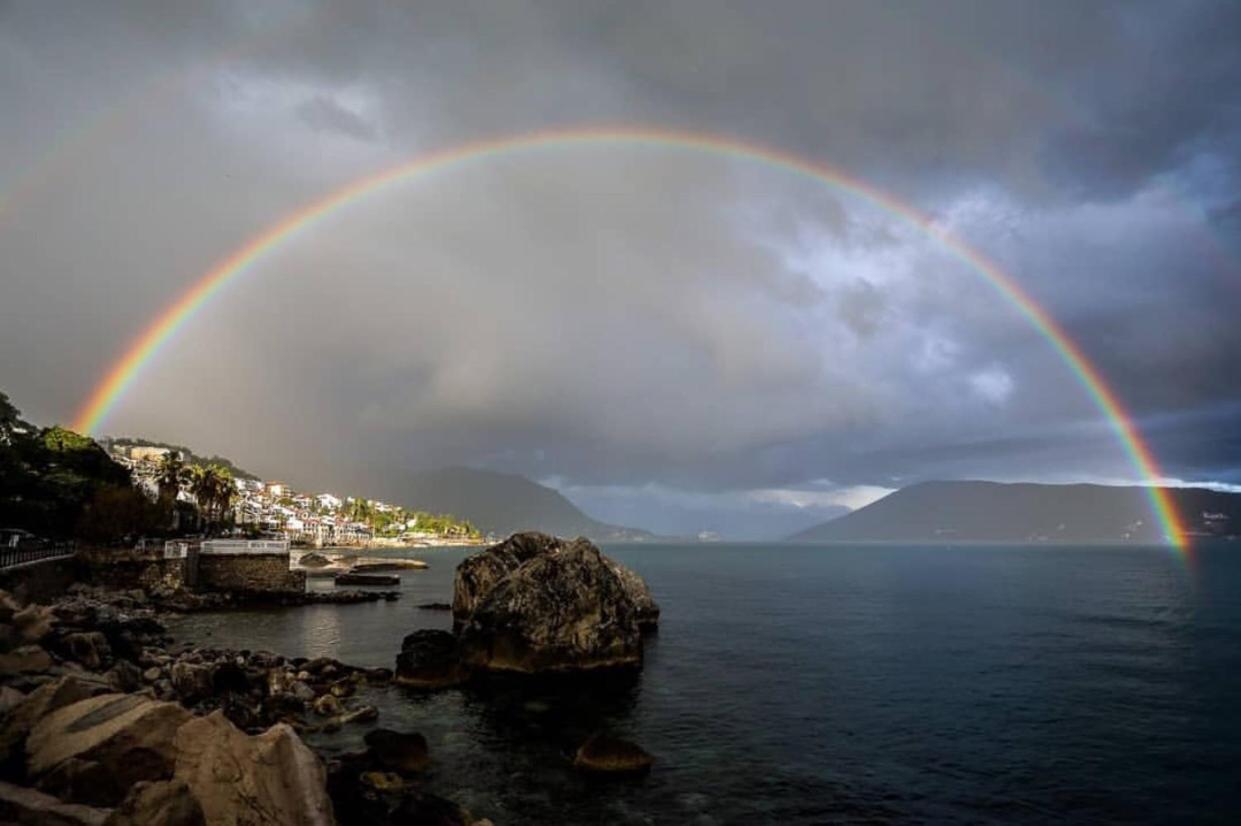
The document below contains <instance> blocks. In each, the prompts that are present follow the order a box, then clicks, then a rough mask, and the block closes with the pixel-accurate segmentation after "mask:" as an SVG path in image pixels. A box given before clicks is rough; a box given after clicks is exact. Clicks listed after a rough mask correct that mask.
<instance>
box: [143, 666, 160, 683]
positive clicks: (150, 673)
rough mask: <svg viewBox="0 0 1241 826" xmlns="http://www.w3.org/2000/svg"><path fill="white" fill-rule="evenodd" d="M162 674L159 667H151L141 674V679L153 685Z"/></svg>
mask: <svg viewBox="0 0 1241 826" xmlns="http://www.w3.org/2000/svg"><path fill="white" fill-rule="evenodd" d="M163 673H164V672H163V671H160V669H159V666H157V665H153V666H151V667H150V668H148V669H147V670H146V671H143V672H142V679H143V680H146V681H147V682H148V683H153V682H155V681H156V680H158V679H159V678H160V676H161V675H162V674H163Z"/></svg>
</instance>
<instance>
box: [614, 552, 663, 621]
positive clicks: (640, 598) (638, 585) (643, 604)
mask: <svg viewBox="0 0 1241 826" xmlns="http://www.w3.org/2000/svg"><path fill="white" fill-rule="evenodd" d="M604 559H607V561H608V565H609V566H610V567H611V568H612V573H614V574H616V577H617V579H619V580H620V581H621V586H622V587H623V588H624V589H625V593H626V594H628V595H629V599H631V600H632V601H633V607H634V616H635V617H636V618H637V620H638V627H639V628H640V629H641V630H643V631H653V630H654V629H655V628H656V627H657V626H658V625H659V605H658V603H656V602H655V598H654V597H653V596H651V589H650V588H648V587H647V585H646V580H644V579H643V578H642V577H640V576H638V575H637V574H636V573H634V572H633V571H632V570H630V569H629V568H626V567H625V566H624V565H622V564H620V563H619V562H617V561H615V560H614V559H610V558H608V557H606V556H605V557H604Z"/></svg>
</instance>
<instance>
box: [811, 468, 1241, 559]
mask: <svg viewBox="0 0 1241 826" xmlns="http://www.w3.org/2000/svg"><path fill="white" fill-rule="evenodd" d="M1164 491H1165V492H1166V493H1167V494H1168V495H1169V496H1170V497H1171V499H1172V501H1173V503H1174V504H1175V506H1176V509H1177V511H1178V513H1180V515H1181V518H1182V519H1183V520H1184V523H1185V524H1184V528H1185V530H1186V531H1187V532H1188V533H1190V534H1191V535H1206V536H1233V535H1236V534H1237V533H1238V532H1241V531H1239V528H1241V494H1236V493H1224V492H1220V491H1215V490H1208V489H1205V488H1164ZM788 539H789V540H790V541H793V542H931V543H943V542H1051V543H1078V544H1083V543H1113V542H1135V543H1141V542H1150V543H1159V542H1163V541H1164V540H1165V536H1164V531H1163V528H1162V526H1161V525H1159V524H1158V523H1157V522H1156V520H1155V519H1154V516H1153V514H1152V507H1151V502H1150V498H1149V495H1148V492H1147V490H1146V489H1145V488H1140V487H1113V486H1106V485H1045V484H1001V483H998V482H976V481H961V482H924V483H921V484H917V485H911V486H910V487H906V488H901V489H900V490H898V491H896V492H894V493H891V494H889V495H888V496H885V497H884V498H882V499H879V500H878V501H875V502H872V503H871V504H869V505H867V506H865V507H863V508H858V509H857V510H855V511H853V512H852V513H849V514H846V515H845V516H841V517H838V518H836V519H832V520H830V521H828V522H824V523H822V524H819V525H816V526H814V527H813V528H810V529H808V530H805V531H801V532H799V533H797V534H794V535H793V536H791V537H788Z"/></svg>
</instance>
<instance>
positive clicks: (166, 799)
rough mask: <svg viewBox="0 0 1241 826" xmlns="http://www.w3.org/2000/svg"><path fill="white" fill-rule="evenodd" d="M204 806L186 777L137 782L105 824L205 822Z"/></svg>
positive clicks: (195, 825) (184, 825)
mask: <svg viewBox="0 0 1241 826" xmlns="http://www.w3.org/2000/svg"><path fill="white" fill-rule="evenodd" d="M206 822H207V821H206V819H205V818H204V817H203V809H202V806H200V805H199V803H198V798H196V797H194V794H193V793H192V792H191V791H190V787H189V786H188V785H187V784H186V782H185V781H184V780H177V779H175V778H174V779H172V780H157V781H153V782H151V781H143V782H141V783H137V784H135V785H134V787H133V788H132V789H131V790H130V792H129V794H128V795H126V797H125V799H124V800H123V801H121V805H120V806H118V807H117V808H116V811H114V812H113V813H112V815H111V817H109V818H108V820H107V823H106V826H148V824H157V823H158V824H159V826H206Z"/></svg>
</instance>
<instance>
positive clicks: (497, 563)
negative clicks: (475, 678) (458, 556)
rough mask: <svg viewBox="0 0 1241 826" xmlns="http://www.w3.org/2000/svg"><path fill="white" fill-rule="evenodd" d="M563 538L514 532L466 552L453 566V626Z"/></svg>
mask: <svg viewBox="0 0 1241 826" xmlns="http://www.w3.org/2000/svg"><path fill="white" fill-rule="evenodd" d="M563 544H564V543H563V541H562V540H560V539H557V538H556V537H554V536H548V535H547V534H542V533H516V534H513V535H512V536H510V537H509V538H508V539H506V540H504V541H503V542H501V543H500V544H498V545H493V546H491V547H490V548H488V549H487V550H485V551H480V552H479V553H476V554H470V555H469V556H467V557H466V558H465V559H463V560H462V561H461V564H459V565H458V566H457V574H456V578H455V580H454V582H453V589H452V618H453V626H454V628H460V627H461V626H463V625H464V624H465V623H466V622H468V621H469V619H470V616H471V615H472V614H473V613H474V609H476V608H477V607H478V605H479V603H481V602H482V601H483V599H484V598H485V597H486V596H487V594H489V593H491V591H492V590H493V589H494V588H495V587H496V585H498V584H499V583H500V582H501V581H502V580H504V579H505V578H506V577H508V575H509V574H511V573H513V572H514V571H516V570H517V569H518V568H520V567H521V566H522V565H524V564H525V563H527V562H529V561H530V560H532V559H535V558H537V557H540V556H543V555H545V554H548V553H551V552H552V551H554V550H557V549H559V548H560V547H561V546H562V545H563Z"/></svg>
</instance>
